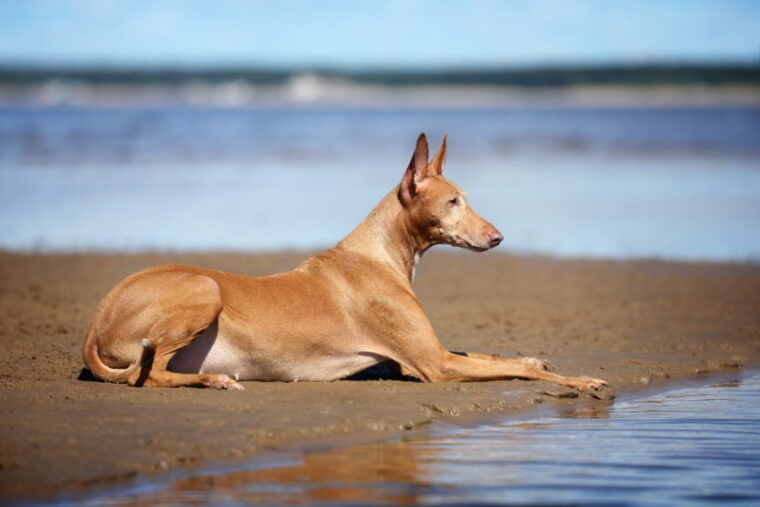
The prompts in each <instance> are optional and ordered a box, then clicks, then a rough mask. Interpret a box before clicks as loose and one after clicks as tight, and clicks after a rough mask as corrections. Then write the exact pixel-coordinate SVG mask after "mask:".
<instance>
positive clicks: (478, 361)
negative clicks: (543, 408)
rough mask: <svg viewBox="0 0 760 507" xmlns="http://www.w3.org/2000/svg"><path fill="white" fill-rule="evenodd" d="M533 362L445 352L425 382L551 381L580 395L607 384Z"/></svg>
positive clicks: (600, 380) (426, 376)
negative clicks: (573, 389)
mask: <svg viewBox="0 0 760 507" xmlns="http://www.w3.org/2000/svg"><path fill="white" fill-rule="evenodd" d="M535 361H536V360H533V359H532V358H530V359H528V360H521V359H503V358H498V357H495V356H484V355H481V354H473V355H469V354H468V355H467V356H464V355H458V354H453V353H451V352H446V353H445V354H443V357H442V359H441V361H440V364H438V365H436V366H437V367H436V368H435V370H436V371H429V372H425V378H426V379H427V380H429V381H432V382H477V381H484V380H506V379H515V378H518V379H525V380H548V381H551V382H556V383H558V384H561V385H564V386H568V387H573V388H575V389H578V390H579V391H590V390H594V389H599V388H601V387H602V386H604V385H606V384H607V382H606V381H604V380H602V379H597V378H592V377H587V376H581V377H564V376H562V375H557V374H555V373H551V372H549V371H547V370H546V369H545V364H543V363H542V362H541V361H540V360H537V361H538V363H536V362H535Z"/></svg>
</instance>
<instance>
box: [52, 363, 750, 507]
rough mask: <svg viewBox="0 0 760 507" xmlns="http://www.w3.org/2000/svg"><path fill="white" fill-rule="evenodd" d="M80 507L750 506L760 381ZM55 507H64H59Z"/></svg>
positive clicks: (194, 480)
mask: <svg viewBox="0 0 760 507" xmlns="http://www.w3.org/2000/svg"><path fill="white" fill-rule="evenodd" d="M77 501H78V502H83V503H84V504H87V505H112V506H122V505H138V506H139V505H151V506H153V505H320V506H321V505H325V506H327V505H341V504H348V505H416V504H426V505H433V504H467V505H476V504H503V503H512V504H536V505H644V506H655V505H711V506H712V505H714V506H719V505H727V504H731V505H758V503H760V374H754V375H751V376H747V377H746V378H744V379H742V380H737V381H730V382H722V383H720V384H711V385H707V386H701V387H685V388H681V389H677V390H672V391H668V392H665V393H662V394H656V395H652V396H647V397H644V398H640V399H631V400H628V401H618V402H616V403H615V404H614V405H612V406H606V407H605V406H603V405H599V404H592V405H587V406H586V407H585V408H583V407H582V406H580V408H578V407H576V408H574V409H572V410H568V411H566V412H565V413H561V414H558V415H556V416H552V417H543V418H537V419H532V420H527V421H519V422H509V421H505V422H504V423H501V424H494V425H487V426H478V427H472V428H465V429H462V428H459V429H455V430H445V431H438V435H437V436H432V437H431V438H430V439H428V440H415V441H409V442H397V443H391V444H385V445H369V446H355V447H349V448H345V449H338V450H336V451H331V452H326V453H315V454H310V455H305V456H292V457H290V458H289V459H286V460H284V461H281V462H272V463H268V464H267V463H264V464H262V463H258V464H257V465H255V466H252V467H250V468H248V469H238V470H236V471H232V472H229V473H217V474H214V473H206V474H198V475H194V476H190V477H184V478H177V479H173V480H165V481H163V482H154V483H147V484H142V485H140V486H139V487H136V488H131V489H127V490H122V491H111V492H105V493H98V494H96V495H93V496H90V497H89V498H86V499H77ZM58 505H66V503H59V504H58Z"/></svg>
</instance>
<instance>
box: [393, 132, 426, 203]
mask: <svg viewBox="0 0 760 507" xmlns="http://www.w3.org/2000/svg"><path fill="white" fill-rule="evenodd" d="M428 155H429V150H428V142H427V137H425V134H420V137H418V138H417V146H416V147H415V148H414V154H412V159H411V160H410V161H409V167H407V168H406V172H405V173H404V178H403V179H402V180H401V185H400V186H399V189H398V198H399V199H400V200H401V204H403V205H404V206H406V205H407V204H409V203H410V202H412V199H414V196H415V195H417V183H419V182H421V181H422V180H424V179H425V178H426V177H427V176H428Z"/></svg>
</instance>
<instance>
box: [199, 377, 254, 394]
mask: <svg viewBox="0 0 760 507" xmlns="http://www.w3.org/2000/svg"><path fill="white" fill-rule="evenodd" d="M202 384H203V386H204V387H213V388H214V389H228V390H230V391H243V390H244V389H245V388H244V387H243V386H242V385H241V384H240V383H239V382H238V381H236V380H235V379H232V378H230V377H229V376H227V375H207V376H206V377H205V378H204V379H203V381H202Z"/></svg>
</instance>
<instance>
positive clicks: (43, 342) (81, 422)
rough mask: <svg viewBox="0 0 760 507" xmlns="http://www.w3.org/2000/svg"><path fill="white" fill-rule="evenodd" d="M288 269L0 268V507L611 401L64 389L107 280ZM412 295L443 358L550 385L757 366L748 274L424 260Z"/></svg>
mask: <svg viewBox="0 0 760 507" xmlns="http://www.w3.org/2000/svg"><path fill="white" fill-rule="evenodd" d="M303 257H304V255H303V254H298V253H282V254H264V255H242V254H195V255H193V254H168V253H167V254H160V255H159V254H140V255H105V254H80V255H36V254H35V255H32V254H29V255H22V254H10V253H0V303H1V304H0V333H1V334H2V343H3V345H4V347H3V353H2V355H1V356H0V361H1V362H2V368H1V369H0V400H1V401H2V411H1V412H0V424H1V425H2V433H1V434H0V500H3V499H4V500H11V499H13V498H18V497H17V495H21V497H24V498H32V497H39V496H46V495H58V494H61V493H62V492H67V491H76V490H81V489H88V488H98V487H104V486H108V485H110V484H121V483H123V482H124V481H129V480H135V479H137V480H139V479H140V478H142V477H146V476H150V475H153V476H155V475H157V474H161V473H165V472H166V471H167V470H172V469H175V468H176V467H199V466H208V465H211V464H216V463H225V464H232V463H236V462H242V461H243V460H251V459H255V458H257V457H265V456H269V455H270V454H271V453H272V452H278V451H280V450H287V449H291V450H292V449H306V450H313V449H320V448H330V447H333V446H336V445H341V444H345V443H359V442H372V441H382V440H387V439H392V438H394V437H398V436H399V435H401V434H405V433H406V432H409V431H420V430H421V429H424V428H426V427H429V426H428V425H429V423H431V422H435V421H440V420H448V421H453V422H456V423H461V424H465V423H469V422H473V421H478V420H483V419H485V418H487V417H489V414H490V416H494V415H496V416H498V417H504V416H507V417H515V416H517V415H518V414H523V413H525V411H526V410H529V409H531V408H533V409H535V407H536V406H542V407H547V406H551V407H553V406H554V405H555V404H557V405H560V406H561V404H578V403H585V404H592V405H598V406H600V407H602V406H608V405H609V404H610V403H612V402H611V401H609V398H610V397H611V391H603V392H601V393H599V397H600V398H603V399H602V400H598V399H594V398H591V397H588V396H586V395H582V396H581V397H579V398H568V397H567V396H571V395H572V394H573V393H572V392H571V391H569V390H567V389H563V388H557V387H555V386H553V385H551V384H548V383H544V382H526V381H517V380H515V381H499V382H483V383H471V384H464V383H450V384H422V383H418V382H411V381H403V380H400V379H390V380H389V379H387V378H385V379H380V380H360V381H339V382H330V383H264V382H246V383H244V385H245V389H246V390H245V391H242V392H225V391H213V390H203V389H191V388H182V389H149V388H144V389H139V388H132V387H128V386H126V385H114V384H105V383H101V382H95V381H91V380H87V379H86V375H84V376H82V375H81V372H82V367H83V363H82V359H81V351H80V350H81V342H82V337H83V334H84V330H85V328H86V326H87V323H88V321H89V318H90V315H91V314H92V312H93V310H94V308H95V305H96V304H97V303H98V301H99V300H100V298H102V297H103V296H104V295H105V293H106V292H107V291H108V290H109V289H110V288H111V287H112V286H113V285H114V284H115V283H116V282H118V281H119V280H120V279H121V278H122V277H124V276H126V275H128V274H130V273H132V272H134V271H137V270H139V269H142V268H145V267H148V266H152V265H156V264H161V263H167V262H180V263H187V264H195V265H200V266H204V267H209V268H215V269H223V270H230V271H236V272H240V273H246V274H251V275H261V274H267V273H272V272H277V271H283V270H287V269H290V268H292V267H293V266H295V265H296V264H297V263H298V262H299V261H300V260H302V259H303ZM415 287H416V289H417V292H418V295H419V297H420V299H421V301H422V304H423V307H424V308H425V309H426V311H427V312H428V315H429V317H430V319H431V321H432V322H433V324H434V326H435V328H436V330H437V332H438V334H439V336H440V337H441V338H442V341H443V342H444V343H445V344H446V345H447V346H448V347H449V348H450V349H452V350H467V351H473V352H488V353H496V354H500V355H504V356H521V355H524V356H539V357H545V358H548V359H550V360H551V361H552V365H553V367H554V371H557V372H559V373H563V374H568V375H575V374H587V375H592V376H596V377H602V378H605V379H607V380H609V381H610V385H611V388H612V390H614V391H617V393H621V392H626V393H631V392H633V391H634V390H636V389H641V388H644V387H645V386H649V387H651V386H660V385H664V384H665V382H673V381H675V380H677V379H685V378H690V377H693V376H696V375H705V374H709V373H714V372H719V371H723V370H726V369H735V368H740V367H756V366H757V365H758V361H759V360H760V266H759V265H757V264H695V263H690V264H685V263H671V262H661V261H590V260H556V259H551V258H542V257H528V256H514V255H507V254H501V253H495V252H490V253H487V254H480V255H477V254H471V253H462V254H452V253H447V252H445V251H444V250H443V249H441V250H439V251H438V252H433V253H430V254H428V255H426V258H425V259H424V260H423V262H422V265H421V268H420V270H419V271H418V276H417V280H416V282H415ZM381 373H382V372H381ZM386 373H387V372H386ZM385 376H386V377H388V375H385ZM604 398H606V399H604ZM3 503H4V502H3Z"/></svg>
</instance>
